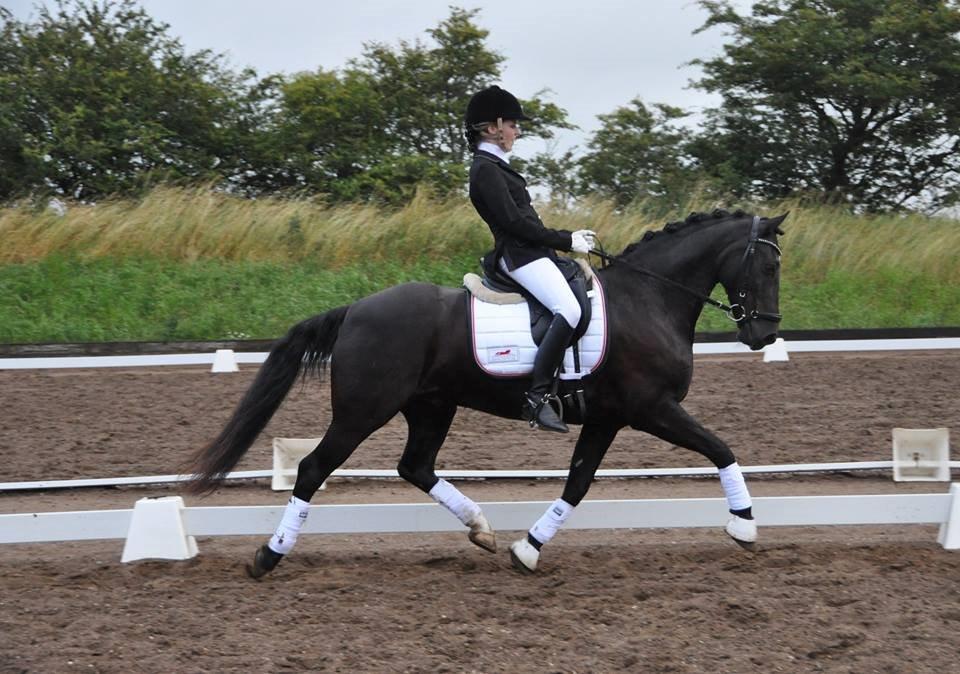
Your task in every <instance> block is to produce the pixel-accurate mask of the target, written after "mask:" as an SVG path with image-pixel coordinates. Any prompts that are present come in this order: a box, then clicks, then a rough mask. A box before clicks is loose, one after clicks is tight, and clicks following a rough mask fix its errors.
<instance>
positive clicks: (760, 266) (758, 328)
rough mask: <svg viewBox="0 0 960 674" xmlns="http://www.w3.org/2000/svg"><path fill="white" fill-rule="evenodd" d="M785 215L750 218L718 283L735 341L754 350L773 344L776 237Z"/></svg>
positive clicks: (776, 317) (777, 298) (777, 281)
mask: <svg viewBox="0 0 960 674" xmlns="http://www.w3.org/2000/svg"><path fill="white" fill-rule="evenodd" d="M787 215H788V214H787V213H784V214H783V215H781V216H779V217H776V218H761V217H751V219H750V222H749V230H748V231H749V235H748V236H747V238H746V241H745V243H743V244H742V247H741V245H738V246H737V247H736V248H735V249H734V251H733V253H732V254H729V255H727V256H726V260H724V263H723V268H722V270H721V276H720V281H721V283H722V284H723V287H724V289H725V290H726V291H727V297H728V299H729V300H730V311H729V313H728V315H729V316H730V318H731V319H732V320H734V321H736V323H737V339H738V340H740V341H741V342H743V343H744V344H746V345H747V346H749V347H750V348H751V349H753V350H754V351H757V350H758V349H762V348H763V347H764V346H766V345H767V344H772V343H773V342H774V341H775V340H776V338H777V329H778V326H779V323H780V313H779V311H780V246H779V245H778V243H777V235H778V234H783V230H781V229H780V223H782V222H783V221H784V220H785V219H786V217H787Z"/></svg>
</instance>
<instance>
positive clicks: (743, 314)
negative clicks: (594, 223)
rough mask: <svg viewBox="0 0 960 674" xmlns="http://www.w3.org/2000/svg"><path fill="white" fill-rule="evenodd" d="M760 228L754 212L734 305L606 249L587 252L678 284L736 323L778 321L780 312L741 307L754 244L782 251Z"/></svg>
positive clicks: (754, 247) (669, 283)
mask: <svg viewBox="0 0 960 674" xmlns="http://www.w3.org/2000/svg"><path fill="white" fill-rule="evenodd" d="M759 229H760V216H758V215H755V216H753V222H752V223H751V225H750V239H749V240H748V241H747V248H746V250H744V251H743V257H742V258H741V259H740V279H739V284H738V285H739V286H740V290H739V291H738V296H739V297H740V302H741V303H737V304H733V305H727V304H724V303H723V302H718V301H717V300H715V299H713V298H712V297H710V296H708V295H704V294H703V293H700V292H697V291H696V290H693V289H692V288H688V287H687V286H685V285H683V284H682V283H678V282H677V281H674V280H673V279H670V278H667V277H666V276H663V275H661V274H658V273H656V272H653V271H650V270H649V269H644V268H643V267H638V266H637V265H635V264H633V263H631V262H627V261H626V260H624V259H623V258H621V257H617V256H615V255H610V254H608V253H606V252H604V251H602V250H595V249H592V250H591V251H590V254H591V255H596V256H597V257H599V258H600V259H602V260H605V261H607V262H615V263H617V264H621V265H623V266H625V267H627V268H628V269H632V270H633V271H635V272H639V273H641V274H645V275H647V276H649V277H651V278H655V279H657V280H658V281H660V282H662V283H666V284H667V285H671V286H673V287H674V288H677V289H679V290H682V291H683V292H685V293H687V294H688V295H692V296H693V297H696V298H697V299H698V300H701V301H702V302H704V303H705V304H709V305H710V306H712V307H716V308H717V309H719V310H720V311H722V312H723V313H724V314H726V316H727V318H729V319H730V320H731V321H734V322H735V323H737V324H738V325H739V324H740V323H743V322H749V321H752V320H754V319H758V320H765V321H772V322H774V323H779V322H780V321H781V319H782V318H783V316H782V315H781V314H773V313H768V312H765V311H757V310H756V309H754V310H753V311H751V312H749V313H747V310H746V308H744V306H743V304H742V302H743V300H744V299H745V298H746V296H747V294H748V291H749V288H748V287H746V284H745V282H744V281H745V279H746V275H747V272H748V271H749V269H750V265H751V264H752V262H753V255H754V253H756V250H757V244H758V243H763V244H766V245H768V246H771V247H772V248H773V249H774V250H776V251H777V255H782V253H781V252H780V246H778V245H777V244H775V243H774V242H773V241H768V240H767V239H761V238H760V237H759ZM601 248H602V246H601Z"/></svg>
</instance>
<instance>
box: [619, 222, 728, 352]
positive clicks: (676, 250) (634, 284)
mask: <svg viewBox="0 0 960 674" xmlns="http://www.w3.org/2000/svg"><path fill="white" fill-rule="evenodd" d="M722 235H723V232H722V231H721V230H720V228H719V227H718V228H717V230H715V231H713V232H709V231H700V232H691V233H690V234H689V235H687V236H683V235H680V234H666V235H663V238H662V240H654V241H649V242H646V243H644V244H641V247H640V248H639V249H638V250H637V251H635V253H634V254H633V255H630V257H629V258H626V259H625V260H626V262H627V263H628V264H629V265H631V266H635V267H639V268H641V269H645V270H647V271H650V272H653V273H655V274H658V275H660V276H663V277H665V278H668V279H670V280H671V281H674V282H675V283H678V284H680V285H682V286H683V287H684V288H686V289H687V290H688V291H690V292H687V291H684V290H683V289H681V288H678V287H676V286H674V285H671V284H668V283H664V282H662V281H659V280H656V279H654V278H651V277H650V276H649V275H644V274H642V273H641V272H638V271H636V270H635V269H630V268H629V267H628V266H626V265H618V264H617V263H614V264H613V265H611V266H610V267H609V268H608V269H607V270H605V271H606V272H607V274H606V275H605V276H604V277H603V278H604V279H605V280H606V281H607V282H608V283H609V284H611V285H612V286H613V287H614V288H620V289H621V292H624V293H628V294H631V295H634V296H637V297H638V299H640V304H639V305H638V304H636V303H627V304H626V305H625V306H638V307H639V308H640V310H641V311H643V310H644V309H643V307H648V306H650V304H651V301H650V297H649V296H651V295H652V296H653V297H656V298H657V299H658V300H659V302H660V303H662V304H663V306H665V307H667V315H666V318H667V320H669V322H670V323H672V324H673V325H674V326H676V327H677V329H678V330H679V331H681V332H689V334H691V335H692V334H693V330H694V328H695V326H696V323H697V319H698V318H699V317H700V313H701V312H702V310H703V301H702V300H701V299H698V297H697V296H698V295H699V296H708V295H709V294H710V292H711V291H712V290H713V288H714V286H715V285H716V284H717V283H718V282H719V274H720V266H721V253H722V252H723V251H724V250H725V249H726V248H727V247H728V245H729V243H728V241H729V235H727V236H722ZM694 237H696V238H695V239H694ZM614 292H616V290H614ZM628 310H629V309H628Z"/></svg>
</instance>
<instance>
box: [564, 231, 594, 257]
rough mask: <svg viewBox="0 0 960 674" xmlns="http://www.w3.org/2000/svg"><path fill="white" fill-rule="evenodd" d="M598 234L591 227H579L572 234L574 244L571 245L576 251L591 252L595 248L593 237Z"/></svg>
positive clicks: (571, 248)
mask: <svg viewBox="0 0 960 674" xmlns="http://www.w3.org/2000/svg"><path fill="white" fill-rule="evenodd" d="M596 235H597V234H596V232H592V231H590V230H589V229H578V230H577V231H575V232H574V233H573V235H572V239H573V245H572V246H571V247H570V250H572V251H573V252H574V253H589V252H590V250H591V249H592V248H593V237H595V236H596Z"/></svg>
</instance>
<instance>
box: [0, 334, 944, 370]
mask: <svg viewBox="0 0 960 674" xmlns="http://www.w3.org/2000/svg"><path fill="white" fill-rule="evenodd" d="M931 349H960V337H930V338H912V339H836V340H797V341H785V340H783V339H782V338H780V339H778V340H777V341H776V342H775V343H774V344H771V345H768V346H765V347H764V348H763V349H762V350H761V351H759V352H753V351H750V349H749V347H747V345H745V344H740V343H739V342H703V343H696V344H694V345H693V353H694V355H718V354H721V355H722V354H751V353H760V354H763V355H764V360H768V359H769V360H785V358H783V357H774V358H768V356H770V355H772V354H774V353H810V352H827V353H829V352H844V351H920V350H923V351H926V350H931ZM220 351H229V352H230V357H231V358H232V359H233V362H234V363H236V364H249V365H260V364H262V363H263V361H264V360H266V358H267V352H265V351H256V352H243V351H240V352H237V353H234V352H233V351H232V350H230V349H221V350H220ZM216 358H217V354H214V353H181V354H164V355H154V356H149V355H142V356H59V357H52V358H47V357H31V358H0V370H33V369H61V368H98V367H155V366H161V365H213V364H214V363H215V362H216Z"/></svg>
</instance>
